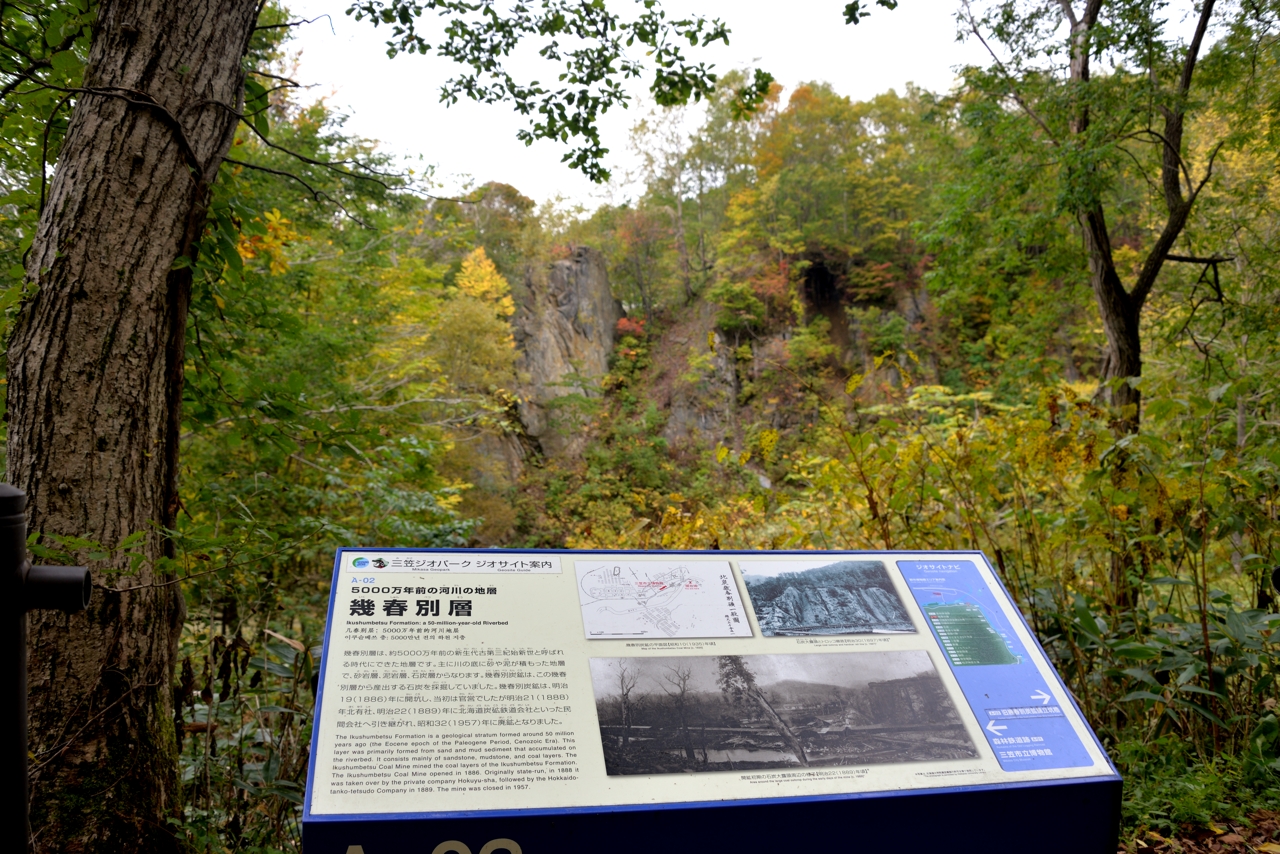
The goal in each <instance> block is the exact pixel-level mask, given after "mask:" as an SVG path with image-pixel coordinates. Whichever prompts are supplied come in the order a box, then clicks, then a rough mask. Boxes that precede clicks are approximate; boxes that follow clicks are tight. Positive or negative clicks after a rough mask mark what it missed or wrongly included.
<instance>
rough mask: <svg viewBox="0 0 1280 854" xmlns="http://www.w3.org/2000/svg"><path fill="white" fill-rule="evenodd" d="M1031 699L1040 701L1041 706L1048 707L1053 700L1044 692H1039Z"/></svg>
mask: <svg viewBox="0 0 1280 854" xmlns="http://www.w3.org/2000/svg"><path fill="white" fill-rule="evenodd" d="M1031 699H1033V700H1039V701H1040V705H1042V706H1047V705H1049V701H1050V700H1052V699H1053V698H1052V697H1050V696H1049V695H1048V694H1046V693H1045V692H1044V691H1037V692H1035V693H1034V694H1032V695H1031Z"/></svg>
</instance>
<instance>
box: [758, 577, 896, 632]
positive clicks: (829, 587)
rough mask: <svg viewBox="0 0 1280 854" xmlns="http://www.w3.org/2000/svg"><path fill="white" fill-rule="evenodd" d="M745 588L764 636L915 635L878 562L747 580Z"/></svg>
mask: <svg viewBox="0 0 1280 854" xmlns="http://www.w3.org/2000/svg"><path fill="white" fill-rule="evenodd" d="M746 582H747V590H748V591H749V592H750V594H751V601H752V603H753V604H754V605H755V608H756V614H757V615H758V617H759V620H760V631H761V632H762V633H764V634H765V635H845V634H861V633H866V632H914V631H915V627H914V626H913V625H912V624H911V618H910V617H909V616H908V615H907V610H906V607H905V606H904V605H903V604H902V600H901V599H899V598H898V594H897V593H896V592H895V591H894V589H893V583H892V582H891V581H890V580H889V575H888V573H887V572H886V571H885V568H884V565H883V564H882V563H879V562H878V561H840V562H839V563H834V564H831V565H830V566H824V567H821V568H818V569H809V570H805V571H803V572H786V573H783V574H781V575H779V576H777V577H776V578H761V577H758V576H751V575H748V576H747V577H746Z"/></svg>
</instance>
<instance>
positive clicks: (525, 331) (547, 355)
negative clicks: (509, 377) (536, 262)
mask: <svg viewBox="0 0 1280 854" xmlns="http://www.w3.org/2000/svg"><path fill="white" fill-rule="evenodd" d="M519 296H520V299H519V302H518V304H517V309H516V316H515V323H514V331H515V339H516V346H517V347H518V348H519V350H520V358H519V361H518V362H517V370H518V372H519V376H520V397H521V404H520V420H521V422H522V423H523V424H524V427H525V432H526V433H527V435H528V436H529V438H530V439H532V440H534V441H536V442H537V443H538V446H539V447H540V448H541V450H542V452H543V453H545V454H547V455H548V456H556V455H567V454H575V453H578V452H580V451H581V450H582V445H583V444H584V442H585V438H584V437H583V431H582V430H580V429H577V428H576V422H577V421H578V420H579V419H580V417H581V415H582V413H581V412H579V411H575V410H574V407H573V405H572V404H571V403H570V402H569V401H565V402H563V403H562V405H560V406H557V405H556V400H557V398H562V397H565V396H566V395H580V396H584V397H594V396H597V395H599V393H600V382H601V380H602V379H603V378H604V375H605V373H606V372H607V371H608V369H609V354H610V352H611V351H612V350H613V336H614V330H615V328H616V327H617V325H618V321H619V320H620V319H621V318H622V317H623V316H624V314H625V312H623V310H622V303H620V302H619V301H618V300H616V299H614V298H613V294H612V293H611V292H610V290H609V276H608V273H607V271H606V269H605V262H604V257H603V256H602V255H601V254H600V253H599V252H597V251H595V250H594V249H588V248H586V247H581V248H578V249H576V250H574V253H573V256H572V257H571V258H569V259H567V260H564V261H556V262H555V263H553V264H551V266H550V268H548V269H547V270H545V271H534V270H531V271H530V272H529V274H528V275H527V276H526V278H525V282H524V292H523V293H522V294H520V295H519ZM570 400H573V398H571V399H570Z"/></svg>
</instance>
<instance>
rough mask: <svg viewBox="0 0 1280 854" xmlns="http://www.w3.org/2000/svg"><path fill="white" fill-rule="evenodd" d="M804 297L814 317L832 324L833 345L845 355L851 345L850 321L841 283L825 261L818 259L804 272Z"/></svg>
mask: <svg viewBox="0 0 1280 854" xmlns="http://www.w3.org/2000/svg"><path fill="white" fill-rule="evenodd" d="M804 297H805V301H806V302H808V303H809V310H810V312H812V315H822V316H823V317H825V318H826V319H827V320H828V321H830V323H831V328H830V333H829V334H830V336H831V343H833V344H835V345H836V349H837V352H840V353H843V352H844V351H846V350H847V349H848V348H849V346H850V344H851V338H850V336H849V319H848V318H847V317H846V316H845V312H844V302H843V299H842V297H843V292H842V289H841V287H840V281H839V280H838V279H837V278H836V275H835V274H834V273H832V272H831V268H829V267H828V266H827V264H826V262H825V261H823V260H821V259H818V260H815V261H813V262H812V263H810V264H809V266H808V268H806V269H805V271H804Z"/></svg>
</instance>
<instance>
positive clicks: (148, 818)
mask: <svg viewBox="0 0 1280 854" xmlns="http://www.w3.org/2000/svg"><path fill="white" fill-rule="evenodd" d="M258 11H259V4H258V0H183V2H172V0H104V2H103V3H102V4H101V9H100V14H99V19H98V22H97V26H96V29H95V32H94V36H93V41H92V47H91V50H90V55H89V61H88V65H87V67H86V70H85V75H84V84H83V89H82V90H81V91H80V92H79V93H77V94H76V104H75V108H74V110H73V113H72V117H71V123H70V127H69V129H68V132H67V136H66V140H65V144H64V146H63V149H62V151H61V154H60V156H59V158H58V163H57V169H56V171H55V173H54V175H53V178H52V182H51V184H50V190H49V196H48V203H47V206H46V207H45V210H44V211H43V214H42V216H41V219H40V224H39V228H38V231H37V234H36V238H35V242H34V244H33V245H32V249H31V252H30V255H29V258H28V262H27V278H28V281H29V282H31V283H32V284H33V285H34V286H35V288H36V290H35V292H34V294H33V295H32V296H31V297H30V299H29V300H28V301H27V303H26V304H25V305H24V306H23V308H22V311H21V314H20V316H19V318H18V319H17V322H16V325H15V328H14V332H13V336H12V338H11V340H10V343H9V348H8V360H9V370H8V377H9V383H8V392H7V394H8V419H9V447H8V478H9V479H10V480H11V481H12V482H13V483H14V484H16V485H17V486H19V487H21V488H23V489H25V490H26V491H27V494H28V496H29V503H28V508H29V514H30V529H31V530H32V531H39V532H42V533H44V534H46V535H48V534H54V535H64V536H65V535H78V536H89V537H91V538H93V539H95V540H98V541H100V542H103V543H104V544H107V545H114V544H115V543H117V542H119V541H120V540H122V539H123V538H124V537H126V536H128V535H129V534H131V533H134V532H137V531H144V532H146V538H145V540H144V542H143V546H142V548H143V550H144V553H145V555H146V556H147V558H148V559H149V560H148V562H147V563H145V564H143V566H142V569H141V573H140V574H139V575H137V576H134V577H130V578H126V579H125V580H124V581H123V582H121V583H120V584H121V586H124V587H135V588H138V589H135V590H133V591H132V592H124V593H119V592H111V591H108V590H105V589H104V586H106V587H110V586H114V585H113V584H105V585H104V575H103V571H104V570H107V569H111V568H114V569H120V568H123V563H122V562H121V561H115V562H114V563H112V564H99V565H97V566H95V567H94V578H95V587H97V589H96V590H95V593H94V600H93V604H92V606H91V608H90V610H89V611H88V612H87V613H85V614H83V615H76V616H74V617H70V618H67V617H65V616H61V615H59V616H50V615H49V612H37V614H36V615H33V618H32V620H31V629H30V641H31V660H30V672H31V677H30V679H31V699H30V703H31V736H32V738H31V742H32V750H33V752H34V754H35V761H34V762H33V780H32V786H33V803H32V827H33V836H34V840H35V847H36V848H37V850H42V851H50V852H53V851H59V852H79V851H93V852H98V854H101V853H102V852H116V851H122V852H123V851H130V852H133V851H165V850H175V849H176V844H175V841H174V839H173V838H172V836H171V834H170V832H169V831H168V830H167V829H166V820H167V819H168V818H169V817H170V816H171V815H173V813H174V810H175V808H177V806H178V803H177V797H176V795H177V782H178V781H177V776H176V773H177V761H176V759H177V757H176V752H177V746H176V741H175V738H174V730H173V698H172V695H171V682H172V674H173V664H174V658H175V653H176V644H177V640H178V633H179V631H180V629H181V626H182V619H183V612H184V611H183V604H182V593H181V591H180V589H179V587H178V585H176V584H166V583H165V582H166V579H165V578H164V577H162V576H161V575H160V574H159V573H158V572H157V570H156V569H155V567H154V563H153V562H154V561H155V560H156V559H158V558H160V557H161V556H162V555H164V554H166V553H167V551H168V549H169V548H170V545H169V544H168V543H167V542H166V539H165V537H164V536H163V535H162V534H161V532H160V531H159V530H158V528H157V527H156V526H157V525H159V526H164V527H171V526H172V524H173V521H174V518H175V513H176V511H177V508H178V499H177V492H176V489H175V476H176V468H177V453H178V424H179V408H180V404H181V400H182V381H183V350H184V341H183V338H184V331H185V326H186V316H187V307H188V302H189V298H190V289H191V277H190V272H189V271H188V270H180V271H174V270H173V265H174V261H175V260H176V259H177V258H179V257H180V256H183V255H189V254H190V253H191V252H192V251H193V243H194V241H195V240H196V239H197V238H198V237H199V236H200V232H201V230H202V228H203V225H204V221H205V214H206V211H207V207H208V202H209V182H210V181H212V179H213V177H214V176H215V175H216V174H217V170H218V166H219V165H220V163H221V161H222V158H223V157H224V156H225V154H226V152H227V150H228V148H229V147H230V145H231V142H232V139H233V134H234V132H235V128H236V122H237V115H236V111H237V110H238V109H239V105H240V103H241V101H242V92H243V87H244V71H243V70H242V66H241V63H242V60H243V57H244V56H245V53H246V51H247V49H248V45H249V38H250V36H251V34H252V32H253V27H254V25H255V21H256V19H257V14H258Z"/></svg>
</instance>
